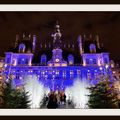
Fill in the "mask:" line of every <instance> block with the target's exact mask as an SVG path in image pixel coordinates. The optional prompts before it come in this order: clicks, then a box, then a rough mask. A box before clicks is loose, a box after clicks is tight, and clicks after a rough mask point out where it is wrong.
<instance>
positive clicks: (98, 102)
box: [88, 75, 119, 109]
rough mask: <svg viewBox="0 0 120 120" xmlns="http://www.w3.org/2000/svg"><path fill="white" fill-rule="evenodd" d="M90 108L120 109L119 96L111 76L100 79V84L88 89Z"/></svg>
mask: <svg viewBox="0 0 120 120" xmlns="http://www.w3.org/2000/svg"><path fill="white" fill-rule="evenodd" d="M88 89H89V91H90V95H89V101H88V106H89V108H101V109H102V108H106V109H107V108H118V107H119V106H118V102H119V100H118V94H117V92H116V90H115V88H114V86H113V82H112V81H110V77H109V76H107V77H106V76H105V75H104V76H102V77H100V80H99V83H98V84H96V85H95V86H91V87H90V88H88Z"/></svg>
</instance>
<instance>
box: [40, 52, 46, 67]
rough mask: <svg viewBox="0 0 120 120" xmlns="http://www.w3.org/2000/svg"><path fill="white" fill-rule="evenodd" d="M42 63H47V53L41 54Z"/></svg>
mask: <svg viewBox="0 0 120 120" xmlns="http://www.w3.org/2000/svg"><path fill="white" fill-rule="evenodd" d="M40 63H41V65H46V64H47V56H46V55H45V54H43V55H42V56H41V61H40Z"/></svg>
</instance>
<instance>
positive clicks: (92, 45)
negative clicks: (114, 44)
mask: <svg viewBox="0 0 120 120" xmlns="http://www.w3.org/2000/svg"><path fill="white" fill-rule="evenodd" d="M90 53H96V46H95V44H90Z"/></svg>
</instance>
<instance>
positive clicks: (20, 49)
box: [19, 43, 25, 53]
mask: <svg viewBox="0 0 120 120" xmlns="http://www.w3.org/2000/svg"><path fill="white" fill-rule="evenodd" d="M24 52H25V45H24V44H23V43H21V44H20V45H19V53H24Z"/></svg>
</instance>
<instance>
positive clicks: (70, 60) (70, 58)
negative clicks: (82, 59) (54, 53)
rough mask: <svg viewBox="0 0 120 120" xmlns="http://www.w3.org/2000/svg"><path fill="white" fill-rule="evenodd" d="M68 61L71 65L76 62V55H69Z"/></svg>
mask: <svg viewBox="0 0 120 120" xmlns="http://www.w3.org/2000/svg"><path fill="white" fill-rule="evenodd" d="M68 63H69V65H73V64H74V56H73V55H72V54H69V55H68Z"/></svg>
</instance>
